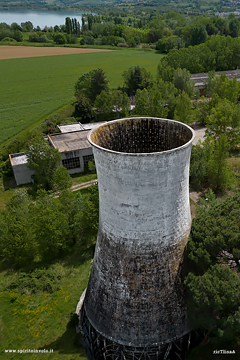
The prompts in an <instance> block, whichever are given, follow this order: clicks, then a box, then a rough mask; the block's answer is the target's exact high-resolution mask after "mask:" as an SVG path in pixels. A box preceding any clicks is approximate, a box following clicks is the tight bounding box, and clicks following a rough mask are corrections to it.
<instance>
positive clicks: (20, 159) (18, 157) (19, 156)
mask: <svg viewBox="0 0 240 360" xmlns="http://www.w3.org/2000/svg"><path fill="white" fill-rule="evenodd" d="M9 159H10V163H11V165H12V166H16V165H22V164H27V156H26V155H25V153H23V152H21V153H16V154H9Z"/></svg>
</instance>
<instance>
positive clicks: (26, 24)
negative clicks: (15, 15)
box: [21, 21, 33, 32]
mask: <svg viewBox="0 0 240 360" xmlns="http://www.w3.org/2000/svg"><path fill="white" fill-rule="evenodd" d="M21 27H22V31H25V32H26V31H33V24H32V23H31V21H26V22H22V23H21Z"/></svg>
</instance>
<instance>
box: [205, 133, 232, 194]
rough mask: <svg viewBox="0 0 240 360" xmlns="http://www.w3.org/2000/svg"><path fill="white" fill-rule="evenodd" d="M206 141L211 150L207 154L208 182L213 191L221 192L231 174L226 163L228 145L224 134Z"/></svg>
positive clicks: (227, 183)
mask: <svg viewBox="0 0 240 360" xmlns="http://www.w3.org/2000/svg"><path fill="white" fill-rule="evenodd" d="M207 141H209V142H210V146H211V145H212V151H211V152H209V154H208V156H209V157H208V164H207V171H208V173H207V178H208V183H209V185H210V187H211V188H212V189H213V190H214V191H215V192H222V191H224V190H225V188H226V187H227V186H228V185H229V182H230V178H231V175H232V173H231V170H230V167H229V165H228V163H227V158H228V156H229V149H230V145H229V142H228V139H227V136H226V134H220V135H219V137H218V139H217V140H216V141H214V140H213V138H211V137H209V138H208V139H207Z"/></svg>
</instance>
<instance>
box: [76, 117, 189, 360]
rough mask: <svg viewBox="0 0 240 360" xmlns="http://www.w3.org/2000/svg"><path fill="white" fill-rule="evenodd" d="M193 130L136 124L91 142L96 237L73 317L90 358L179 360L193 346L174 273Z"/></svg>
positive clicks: (182, 238)
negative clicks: (96, 206)
mask: <svg viewBox="0 0 240 360" xmlns="http://www.w3.org/2000/svg"><path fill="white" fill-rule="evenodd" d="M193 138H194V133H193V130H192V129H191V128H190V127H189V126H187V125H185V124H182V123H180V122H177V121H173V120H167V119H158V118H149V117H140V118H128V119H120V120H115V121H110V122H108V123H106V124H103V125H101V126H99V127H97V128H94V129H93V130H92V131H91V133H90V134H89V142H90V143H91V145H92V147H93V152H94V158H95V164H96V168H97V175H98V184H99V229H98V236H97V243H96V248H95V255H94V260H93V265H92V271H91V275H90V279H89V283H88V286H87V290H86V294H85V298H84V302H83V305H82V308H81V312H80V325H81V329H82V333H83V338H84V341H85V346H86V352H87V355H88V357H89V358H90V359H94V360H98V359H115V360H116V359H119V360H121V359H129V360H130V359H131V360H134V359H151V360H153V359H159V360H160V359H183V358H184V356H185V353H186V349H187V347H188V346H189V344H190V342H191V339H190V337H191V329H190V328H189V325H188V321H187V308H186V302H185V294H184V287H183V280H182V276H181V264H182V260H183V253H184V248H185V246H186V243H187V239H188V235H189V232H190V227H191V214H190V205H189V164H190V154H191V146H192V141H193Z"/></svg>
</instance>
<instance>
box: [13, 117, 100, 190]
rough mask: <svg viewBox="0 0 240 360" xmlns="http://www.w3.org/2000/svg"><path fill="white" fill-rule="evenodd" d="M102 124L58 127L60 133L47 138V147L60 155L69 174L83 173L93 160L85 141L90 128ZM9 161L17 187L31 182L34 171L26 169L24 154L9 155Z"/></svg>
mask: <svg viewBox="0 0 240 360" xmlns="http://www.w3.org/2000/svg"><path fill="white" fill-rule="evenodd" d="M103 123H104V122H99V123H90V124H81V123H74V124H66V125H59V126H58V128H59V129H60V131H61V133H57V134H52V135H48V136H47V140H48V142H49V145H50V146H53V147H54V148H55V149H58V151H59V152H60V153H61V156H62V159H61V163H60V165H63V166H64V167H65V168H66V169H67V170H68V172H69V174H71V175H72V174H75V173H81V172H83V171H84V169H85V168H86V167H88V162H89V161H92V160H93V152H92V146H91V144H90V143H89V142H88V139H87V137H88V133H89V131H90V130H91V129H92V128H94V127H95V126H98V125H100V124H103ZM9 160H10V163H11V166H12V169H13V174H14V177H15V180H16V184H17V185H23V184H28V183H30V182H32V181H33V176H34V171H33V170H30V169H29V168H28V167H27V156H26V155H25V153H24V152H21V153H17V154H9Z"/></svg>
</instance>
